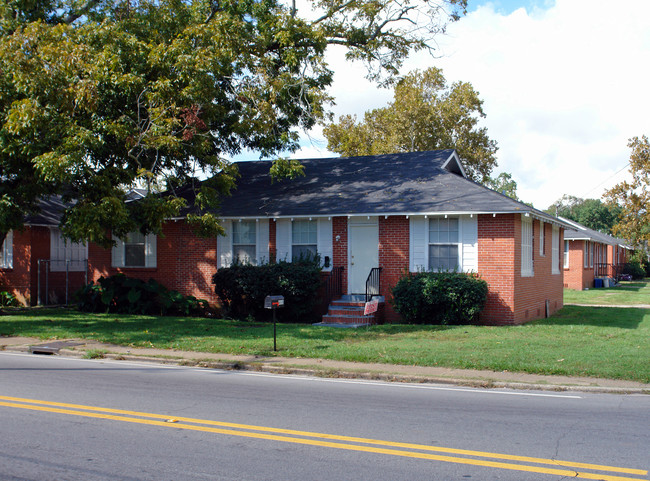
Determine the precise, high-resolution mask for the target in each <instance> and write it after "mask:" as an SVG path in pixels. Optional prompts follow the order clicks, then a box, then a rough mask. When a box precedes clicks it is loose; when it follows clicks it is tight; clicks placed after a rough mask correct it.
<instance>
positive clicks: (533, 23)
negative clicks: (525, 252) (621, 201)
mask: <svg viewBox="0 0 650 481" xmlns="http://www.w3.org/2000/svg"><path fill="white" fill-rule="evenodd" d="M648 18H650V1H648V0H620V1H617V2H612V1H611V0H491V1H488V0H469V4H468V14H467V15H466V16H464V17H463V18H462V19H461V20H460V21H458V22H456V23H454V24H452V25H451V26H450V27H449V28H448V31H447V34H446V35H445V36H441V37H438V38H437V41H438V44H439V51H438V52H437V55H436V58H432V57H431V56H430V55H428V54H425V53H421V54H417V55H414V56H412V57H410V58H409V59H408V60H407V62H406V65H405V68H404V69H403V73H405V72H408V71H410V70H413V69H416V68H417V69H421V70H423V69H426V68H428V67H430V66H436V67H439V68H442V70H443V73H444V75H445V77H446V79H447V81H448V82H449V83H451V82H453V81H464V82H469V83H471V84H472V85H473V87H474V89H475V90H477V91H478V92H479V97H480V98H481V99H482V100H483V101H484V104H483V110H484V112H485V114H486V118H485V119H484V120H483V121H482V126H485V127H487V131H488V135H489V136H490V138H491V139H494V140H496V141H497V143H498V146H499V151H498V153H497V160H498V166H497V167H496V168H495V169H494V171H493V173H492V174H493V177H496V175H498V174H499V173H500V172H508V173H510V174H511V175H512V177H513V179H514V180H515V181H516V182H517V194H518V196H519V198H520V199H521V200H523V201H524V202H531V203H533V205H534V206H535V207H537V208H538V209H546V208H547V207H548V206H550V205H551V204H552V203H553V202H555V201H556V200H558V199H559V198H561V197H562V195H564V194H569V195H573V196H576V197H581V198H596V199H597V198H600V197H601V195H602V194H603V192H604V191H605V190H606V189H607V188H611V187H612V186H613V185H614V184H616V183H618V182H621V181H622V180H624V179H625V178H628V177H629V172H628V169H627V164H628V161H629V154H630V151H629V148H628V147H627V143H628V140H629V139H630V138H631V137H634V136H641V135H644V134H646V135H649V134H650V128H648V118H650V117H649V115H650V95H648V92H647V89H648V87H649V86H650V68H648V59H649V58H650V28H648V24H647V22H648ZM328 55H329V62H330V66H331V67H333V69H334V71H335V76H334V84H333V85H332V88H331V89H330V93H331V94H332V95H333V96H334V98H335V101H336V105H335V106H334V107H333V109H332V110H333V112H334V114H335V116H337V117H338V116H339V115H343V114H356V115H357V117H358V118H362V117H363V113H364V112H365V111H366V110H369V109H373V108H378V107H383V106H385V105H386V104H387V103H388V102H389V101H390V100H391V98H392V92H391V91H390V90H385V89H378V88H377V87H376V86H375V85H373V84H372V83H370V82H368V81H367V80H365V79H364V72H365V71H364V69H363V66H362V65H360V64H350V63H348V62H346V61H345V60H344V59H343V57H342V55H340V54H339V53H337V52H330V53H329V54H328ZM301 145H302V148H301V149H300V150H299V151H298V152H297V153H296V154H294V155H292V157H294V158H311V157H331V156H335V155H336V154H332V153H331V152H328V151H327V142H326V140H325V139H324V137H323V136H322V130H321V129H318V128H317V129H314V130H312V131H311V132H310V133H309V135H308V136H305V137H304V138H303V140H302V141H301Z"/></svg>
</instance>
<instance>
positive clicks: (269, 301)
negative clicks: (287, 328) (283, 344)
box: [264, 296, 284, 351]
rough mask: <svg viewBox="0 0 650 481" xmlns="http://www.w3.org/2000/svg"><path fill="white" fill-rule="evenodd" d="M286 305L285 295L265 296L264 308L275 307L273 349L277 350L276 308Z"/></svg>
mask: <svg viewBox="0 0 650 481" xmlns="http://www.w3.org/2000/svg"><path fill="white" fill-rule="evenodd" d="M278 307H284V296H266V297H265V298H264V309H273V350H274V351H277V350H278V349H277V343H276V328H275V325H276V323H275V310H276V309H277V308H278Z"/></svg>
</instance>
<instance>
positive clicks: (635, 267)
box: [622, 261, 646, 280]
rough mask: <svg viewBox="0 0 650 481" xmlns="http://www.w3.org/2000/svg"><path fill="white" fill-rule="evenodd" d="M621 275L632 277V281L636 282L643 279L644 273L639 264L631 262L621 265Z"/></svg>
mask: <svg viewBox="0 0 650 481" xmlns="http://www.w3.org/2000/svg"><path fill="white" fill-rule="evenodd" d="M622 274H629V275H631V276H632V279H634V280H638V279H643V278H644V277H645V275H646V271H645V269H644V268H643V267H642V266H641V264H640V263H639V262H636V261H632V262H627V263H626V264H624V265H623V272H622Z"/></svg>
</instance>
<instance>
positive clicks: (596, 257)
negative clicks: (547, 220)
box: [561, 218, 631, 290]
mask: <svg viewBox="0 0 650 481" xmlns="http://www.w3.org/2000/svg"><path fill="white" fill-rule="evenodd" d="M561 220H563V221H565V222H566V223H568V224H569V225H570V226H571V227H570V228H568V229H566V230H565V231H564V259H563V269H564V287H567V288H569V289H575V290H583V289H588V288H592V287H594V284H595V280H596V279H605V278H608V279H610V278H611V279H614V280H616V279H617V278H618V275H619V274H620V273H621V270H622V267H623V264H625V263H626V262H627V261H628V259H629V256H630V252H631V248H630V247H629V246H628V245H627V243H626V242H625V241H624V240H623V239H619V238H616V237H612V236H610V235H607V234H603V233H602V232H598V231H596V230H593V229H589V228H588V227H585V226H583V225H582V224H579V223H577V222H575V221H572V220H569V219H564V218H561Z"/></svg>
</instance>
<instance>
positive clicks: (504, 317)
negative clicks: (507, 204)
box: [478, 214, 563, 324]
mask: <svg viewBox="0 0 650 481" xmlns="http://www.w3.org/2000/svg"><path fill="white" fill-rule="evenodd" d="M539 233H540V221H538V220H533V272H534V275H533V276H532V277H522V276H521V216H520V215H516V214H503V215H497V216H496V217H493V216H492V215H480V216H479V218H478V259H479V268H478V271H479V275H480V276H481V278H482V279H485V280H486V281H487V283H488V289H489V292H488V301H487V304H486V306H485V309H484V310H483V312H482V313H481V316H480V320H481V322H483V323H485V324H521V323H524V322H528V321H532V320H534V319H540V318H543V317H545V315H546V302H547V301H548V304H549V305H548V307H549V311H550V312H549V314H552V313H553V312H555V311H556V310H558V309H560V308H561V307H562V305H563V304H562V303H563V292H562V289H563V276H562V271H561V269H560V270H559V272H560V273H559V274H552V273H551V268H552V266H551V261H552V252H551V249H552V235H553V231H552V226H551V225H550V224H548V223H544V233H545V235H544V255H540V250H539V239H540V235H539ZM560 246H562V235H561V234H560ZM561 259H562V256H561V250H560V256H559V261H560V262H561Z"/></svg>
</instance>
